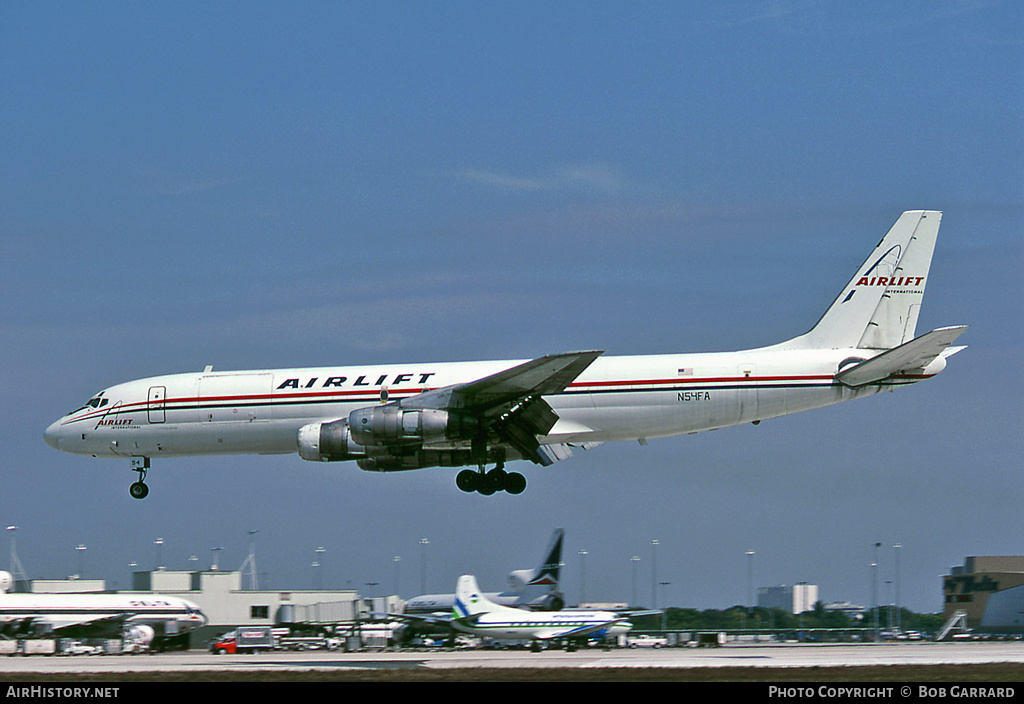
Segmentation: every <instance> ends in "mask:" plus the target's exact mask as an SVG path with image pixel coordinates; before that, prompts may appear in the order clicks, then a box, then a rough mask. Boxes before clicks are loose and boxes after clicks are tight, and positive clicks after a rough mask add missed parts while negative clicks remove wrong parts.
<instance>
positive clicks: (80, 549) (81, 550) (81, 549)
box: [75, 545, 86, 579]
mask: <svg viewBox="0 0 1024 704" xmlns="http://www.w3.org/2000/svg"><path fill="white" fill-rule="evenodd" d="M85 549H86V548H85V546H84V545H79V546H78V547H77V548H75V552H77V553H78V578H79V579H82V574H83V573H84V571H85V570H84V566H83V559H84V557H85Z"/></svg>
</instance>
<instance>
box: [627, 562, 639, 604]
mask: <svg viewBox="0 0 1024 704" xmlns="http://www.w3.org/2000/svg"><path fill="white" fill-rule="evenodd" d="M629 561H630V562H631V563H633V603H632V604H630V606H636V563H638V562H640V557H639V556H638V555H633V557H631V558H629Z"/></svg>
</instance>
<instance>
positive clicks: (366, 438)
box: [348, 404, 479, 447]
mask: <svg viewBox="0 0 1024 704" xmlns="http://www.w3.org/2000/svg"><path fill="white" fill-rule="evenodd" d="M348 425H349V428H350V429H351V433H352V439H353V440H354V441H355V442H356V443H358V444H360V445H365V446H369V445H375V446H386V447H394V446H402V445H422V444H423V443H426V442H434V441H438V440H468V439H469V438H471V437H473V435H475V434H476V432H477V428H478V427H479V423H478V422H477V420H476V418H474V417H472V416H466V415H462V414H460V413H449V412H448V411H442V410H439V409H436V408H422V409H420V408H412V409H406V408H402V407H401V406H399V405H398V404H388V405H386V406H373V407H371V408H360V409H359V410H356V411H352V413H350V414H349V416H348Z"/></svg>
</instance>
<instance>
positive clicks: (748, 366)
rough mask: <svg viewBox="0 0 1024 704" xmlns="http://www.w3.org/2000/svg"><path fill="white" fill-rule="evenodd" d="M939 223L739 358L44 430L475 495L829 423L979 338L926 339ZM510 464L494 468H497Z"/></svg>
mask: <svg viewBox="0 0 1024 704" xmlns="http://www.w3.org/2000/svg"><path fill="white" fill-rule="evenodd" d="M941 215H942V214H941V213H939V212H935V211H922V210H918V211H908V212H906V213H903V215H901V216H900V218H899V219H898V220H897V221H896V224H895V225H893V227H892V229H890V230H889V233H888V234H887V235H886V236H885V237H884V238H883V239H882V241H881V242H880V243H879V245H878V246H877V247H876V248H875V250H874V251H873V252H872V253H871V256H869V257H868V258H867V260H866V261H865V262H864V264H863V265H861V267H860V268H859V269H858V270H857V272H856V274H855V275H854V276H853V278H852V279H850V282H849V283H848V284H847V285H846V286H845V287H844V288H843V290H842V291H841V292H840V294H839V297H838V298H836V300H835V302H834V303H833V304H832V305H831V306H830V307H829V308H828V310H827V311H826V312H825V314H824V316H823V317H822V318H821V319H820V320H819V321H818V323H817V324H816V325H815V326H814V327H813V328H812V329H811V330H810V331H809V332H807V333H805V334H803V335H800V336H799V337H795V338H793V339H791V340H788V341H786V342H782V343H780V344H776V345H772V346H769V347H761V348H758V349H752V350H744V351H739V352H718V353H701V354H664V355H648V356H623V357H602V356H601V354H602V353H601V352H598V351H591V352H572V353H566V354H559V355H554V356H547V357H540V358H537V359H534V360H532V361H500V362H461V363H452V362H449V363H424V364H399V365H386V366H355V367H321V368H312V369H281V370H259V371H239V372H214V371H212V367H207V368H206V370H205V371H203V372H192V373H185V374H173V375H169V376H159V377H153V378H149V379H142V380H139V381H132V382H128V383H124V384H119V385H117V386H112V387H110V388H108V389H106V390H104V391H102V392H100V393H98V394H96V395H95V396H93V397H92V398H91V399H89V401H88V402H87V403H86V404H85V405H84V406H82V407H81V408H79V409H78V410H76V411H73V412H71V413H69V414H68V415H66V416H64V417H63V418H61V419H60V420H58V421H56V422H55V423H53V424H52V425H51V426H50V427H49V428H47V429H46V431H45V433H44V437H45V440H46V442H47V443H48V444H49V445H50V446H51V447H54V448H57V449H59V450H62V451H64V452H71V453H75V454H81V455H92V456H94V457H123V458H130V459H131V467H132V470H133V471H136V472H138V474H139V480H138V481H137V482H135V483H133V484H132V485H131V487H130V493H131V495H132V496H133V497H135V498H138V499H141V498H144V497H145V496H146V495H147V494H148V493H149V489H148V487H147V485H146V484H145V481H144V480H145V477H146V473H147V471H148V469H149V468H150V459H151V458H153V457H189V456H194V455H219V454H287V453H293V452H296V451H297V452H298V454H299V456H300V457H301V458H303V459H306V460H313V461H320V462H334V461H347V460H355V461H356V463H357V464H358V466H359V467H360V468H361V469H364V470H369V471H376V472H391V471H399V470H411V469H422V468H425V467H462V466H473V465H476V466H477V469H476V470H474V469H465V470H463V471H461V472H459V474H458V476H457V477H456V484H457V485H458V487H459V488H460V489H462V490H463V491H477V492H479V493H482V494H491V493H494V492H495V491H497V490H504V491H506V492H508V493H512V494H517V493H520V492H521V491H523V489H524V488H525V486H526V480H525V479H524V478H523V476H522V475H521V474H519V473H518V472H506V471H505V469H504V467H505V463H506V462H507V461H510V460H516V459H526V460H530V461H532V462H534V463H535V464H540V465H544V466H547V465H550V464H553V463H554V462H556V461H558V460H560V459H564V458H565V457H567V456H569V455H570V454H571V448H572V447H584V448H587V447H592V446H594V445H597V444H600V443H602V442H605V441H610V440H638V441H639V442H640V443H641V444H646V442H647V440H649V439H651V438H658V437H667V436H672V435H680V434H684V433H696V432H699V431H702V430H714V429H716V428H723V427H726V426H731V425H738V424H741V423H754V424H757V423H760V422H761V421H762V420H765V419H767V418H774V417H777V416H782V415H786V414H789V413H796V412H798V411H806V410H809V409H812V408H821V407H823V406H829V405H832V404H835V403H839V402H841V401H849V400H851V399H854V398H860V397H862V396H870V395H872V394H876V393H878V392H880V391H888V390H890V389H895V388H898V387H901V386H906V385H908V384H912V383H915V382H918V381H921V380H922V379H927V378H930V377H932V376H934V375H935V374H937V373H939V372H940V371H941V370H942V369H943V368H944V367H945V365H946V358H947V357H949V356H950V355H952V354H953V353H955V352H957V351H959V350H960V349H962V348H960V347H951V346H950V345H952V343H953V342H954V341H955V340H956V338H957V337H959V336H960V334H961V333H963V332H964V330H966V326H957V327H946V328H939V329H937V330H933V331H932V332H929V333H927V334H925V335H922V336H920V337H914V334H915V329H916V327H917V320H918V314H919V312H920V309H921V301H922V298H923V296H924V289H925V284H926V283H927V280H928V270H929V267H930V265H931V259H932V251H933V248H934V246H935V239H936V236H937V234H938V230H939V221H940V219H941ZM489 463H493V464H494V465H495V467H494V468H493V469H492V470H490V471H486V466H487V465H488V464H489Z"/></svg>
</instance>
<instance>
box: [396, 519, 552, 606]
mask: <svg viewBox="0 0 1024 704" xmlns="http://www.w3.org/2000/svg"><path fill="white" fill-rule="evenodd" d="M564 539H565V530H563V529H562V528H557V529H555V532H554V534H553V535H552V536H551V543H550V544H549V545H548V548H547V550H545V551H544V556H543V559H542V560H541V562H540V564H539V565H537V567H535V568H534V569H532V570H513V571H512V572H510V573H509V575H508V586H509V588H508V589H507V590H505V591H503V592H492V593H487V594H485V595H484V596H486V597H487V598H488V599H490V600H491V601H493V602H494V603H496V604H501V605H502V606H517V607H518V606H521V607H524V608H529V609H542V610H545V611H550V610H558V609H561V608H562V607H563V606H565V597H564V596H563V594H562V593H561V592H560V591H559V590H558V578H559V573H560V572H561V570H562V542H563V540H564ZM454 605H455V595H454V594H422V595H420V596H415V597H413V598H412V599H409V601H407V602H405V610H404V613H406V614H430V613H434V614H442V615H448V614H451V612H452V607H453V606H454Z"/></svg>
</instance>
